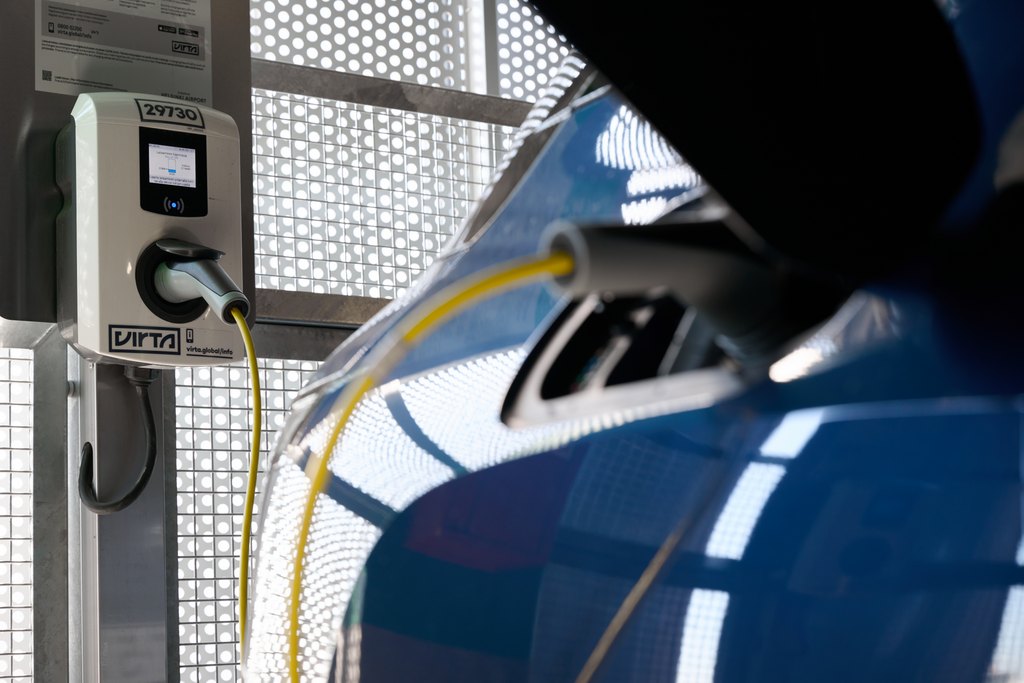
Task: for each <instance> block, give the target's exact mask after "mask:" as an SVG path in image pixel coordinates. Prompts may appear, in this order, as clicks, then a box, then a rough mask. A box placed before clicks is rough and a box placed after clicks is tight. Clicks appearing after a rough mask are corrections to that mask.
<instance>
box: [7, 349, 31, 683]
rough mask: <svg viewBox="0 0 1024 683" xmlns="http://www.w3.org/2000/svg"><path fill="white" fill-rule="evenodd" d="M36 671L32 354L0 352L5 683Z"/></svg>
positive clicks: (23, 681) (22, 679)
mask: <svg viewBox="0 0 1024 683" xmlns="http://www.w3.org/2000/svg"><path fill="white" fill-rule="evenodd" d="M32 669H33V667H32V352H31V351H29V350H26V349H0V681H2V682H3V683H8V682H11V683H13V682H15V681H17V682H18V683H28V682H29V681H31V680H32Z"/></svg>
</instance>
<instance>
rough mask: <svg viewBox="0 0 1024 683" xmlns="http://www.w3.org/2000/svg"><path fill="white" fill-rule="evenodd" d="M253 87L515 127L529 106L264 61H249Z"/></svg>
mask: <svg viewBox="0 0 1024 683" xmlns="http://www.w3.org/2000/svg"><path fill="white" fill-rule="evenodd" d="M488 61H489V62H490V61H491V60H488ZM252 87H254V88H263V89H265V90H276V91H278V92H286V93H292V94H295V95H306V96H308V97H325V98H329V99H332V100H338V101H340V102H351V103H353V104H366V105H371V106H375V107H385V108H389V109H400V110H402V111H411V112H417V113H420V114H434V115H437V116H450V117H452V118H457V119H465V120H468V121H481V122H483V123H493V124H497V125H500V126H515V127H518V126H519V125H521V124H522V122H523V120H524V119H525V118H526V115H527V114H528V113H529V112H530V109H531V104H530V103H529V102H521V101H519V100H511V99H506V98H503V97H494V96H492V95H478V94H476V93H468V92H462V91H460V90H449V89H447V88H439V87H434V86H426V85H417V84H415V83H405V82H403V81H392V80H389V79H385V78H373V77H372V76H361V75H357V74H348V73H343V72H341V71H328V70H325V69H316V68H313V67H308V66H298V65H295V64H283V63H281V62H272V61H269V60H265V59H254V60H252Z"/></svg>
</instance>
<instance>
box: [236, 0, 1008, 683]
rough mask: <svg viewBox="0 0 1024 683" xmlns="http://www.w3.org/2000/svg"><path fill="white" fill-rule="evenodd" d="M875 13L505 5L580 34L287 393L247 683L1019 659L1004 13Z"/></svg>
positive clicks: (955, 3) (733, 677)
mask: <svg viewBox="0 0 1024 683" xmlns="http://www.w3.org/2000/svg"><path fill="white" fill-rule="evenodd" d="M890 5H892V6H891V7H890V6H888V5H885V6H867V5H863V4H860V5H853V4H849V3H812V2H809V1H801V2H796V3H790V4H787V5H786V6H784V7H783V6H779V5H777V4H772V3H753V2H749V1H744V0H729V1H727V2H710V0H705V1H701V2H697V1H688V2H685V3H681V6H680V7H678V8H676V9H674V10H672V11H671V12H669V16H665V10H660V9H656V8H655V7H654V6H653V5H651V6H650V7H645V5H644V3H643V2H640V3H630V5H629V6H628V7H623V6H620V5H616V6H615V7H604V6H594V5H593V3H583V2H581V1H579V0H568V1H563V2H554V1H553V0H543V1H539V0H538V1H537V2H535V6H536V7H537V9H538V11H540V12H541V13H542V14H544V15H545V16H546V17H548V19H549V20H550V21H551V22H552V23H553V24H554V25H555V27H556V28H558V29H559V30H560V31H562V32H563V33H564V35H565V36H566V37H567V38H568V39H569V40H570V41H571V42H572V44H573V45H574V46H575V47H576V48H577V49H578V50H579V53H578V54H574V55H572V56H571V57H570V58H569V59H567V60H566V62H565V63H564V64H563V66H562V69H561V71H560V72H559V74H558V76H557V77H556V78H555V79H554V80H553V81H552V86H551V87H550V89H549V91H548V92H547V93H546V95H545V96H544V97H542V98H541V99H540V100H539V101H538V103H537V105H536V107H535V108H534V110H533V113H532V114H531V116H530V117H529V118H528V120H527V123H526V124H525V125H524V126H523V128H522V130H521V132H520V134H519V135H518V137H517V138H516V141H515V143H514V149H513V150H512V152H511V153H510V154H509V155H508V156H507V158H506V160H505V161H504V162H503V164H502V165H501V167H500V168H499V169H498V171H497V173H496V175H495V177H494V180H493V182H492V183H491V185H490V188H489V190H488V191H487V193H486V194H485V196H484V197H483V198H482V199H481V200H480V201H479V203H478V205H477V206H476V209H475V211H474V212H473V213H472V215H471V216H470V217H469V218H468V219H467V221H466V223H465V224H464V226H463V228H462V231H461V233H460V234H459V235H458V237H457V239H455V240H453V241H452V243H451V244H449V245H448V247H447V249H446V250H445V251H444V253H443V254H442V255H441V256H440V258H438V260H437V261H436V262H435V263H434V264H433V266H432V267H431V269H430V270H429V271H428V272H427V273H426V274H425V275H424V276H423V277H422V278H421V279H420V280H419V281H417V282H416V283H415V284H414V286H413V287H412V288H411V289H410V290H409V291H407V292H406V293H405V294H404V295H403V296H401V297H399V298H398V299H396V300H395V301H394V302H392V303H391V304H390V305H389V306H388V307H387V308H385V309H384V310H383V311H382V312H381V313H380V314H378V315H377V316H376V317H375V318H374V319H372V320H371V321H370V322H369V323H367V324H366V325H365V326H364V327H362V328H361V329H360V330H359V331H358V332H357V333H356V334H354V335H353V336H352V337H351V338H349V339H348V340H347V341H346V342H345V343H344V344H343V345H342V346H341V347H339V348H338V349H337V350H336V351H335V352H334V353H333V354H332V355H331V357H330V358H329V359H328V360H327V362H326V363H325V364H324V365H323V367H322V368H321V370H320V372H319V374H318V375H317V377H316V379H315V380H314V381H313V382H312V383H311V384H310V385H309V386H307V387H305V389H304V390H303V391H302V392H301V393H300V395H299V397H298V398H297V399H296V400H295V402H294V404H293V408H292V412H291V415H290V418H289V421H288V424H287V425H286V427H285V429H284V431H283V432H282V433H281V436H280V438H279V442H278V446H277V447H276V450H275V452H274V455H273V458H272V461H271V463H270V464H269V466H268V468H267V475H266V478H265V480H264V483H263V498H262V502H261V506H260V515H261V516H260V536H259V539H258V541H259V542H258V554H257V555H256V557H255V561H254V579H253V587H252V592H251V601H250V606H249V619H248V622H247V624H246V627H247V633H246V640H245V642H244V643H243V647H244V651H243V659H244V661H243V669H244V671H245V674H246V677H247V680H279V679H286V680H287V679H289V678H290V679H291V680H296V679H298V678H300V677H301V680H304V681H325V682H326V681H350V682H354V681H373V682H385V681H386V682H391V681H396V682H397V681H412V680H415V681H474V682H490V681H495V682H496V681H538V682H539V681H552V682H553V681H571V680H575V681H579V682H580V683H583V682H586V681H644V682H660V681H666V682H670V681H696V682H703V681H707V682H708V683H710V682H712V681H717V682H719V683H722V682H734V681H735V682H740V681H743V682H747V681H808V682H812V681H813V682H814V683H819V682H821V681H830V682H838V681H901V682H906V681H979V682H981V681H993V682H994V681H1006V682H1010V681H1021V680H1024V542H1022V538H1024V537H1022V534H1024V529H1022V518H1024V497H1022V494H1024V491H1022V488H1021V474H1022V467H1024V450H1022V443H1024V429H1022V426H1024V414H1022V409H1024V402H1022V392H1024V360H1022V352H1021V349H1022V348H1024V341H1022V335H1021V333H1022V332H1024V324H1022V322H1021V320H1022V318H1024V308H1022V306H1021V303H1020V302H1021V300H1022V298H1021V295H1022V294H1024V275H1022V274H1024V269H1022V268H1021V266H1020V264H1019V261H1020V257H1019V253H1020V251H1019V249H1018V248H1017V247H1018V245H1019V244H1020V243H1021V240H1020V238H1019V234H1021V232H1022V231H1024V40H1021V39H1020V33H1021V30H1022V29H1024V3H1020V2H1015V1H1011V0H945V1H944V2H934V1H933V0H921V1H916V0H907V1H905V2H900V3H890ZM645 10H647V11H645ZM509 264H512V265H509ZM516 269H518V270H516ZM523 269H526V270H523ZM527 271H528V273H527ZM509 273H513V274H512V275H510V274H509ZM524 273H527V274H525V275H524Z"/></svg>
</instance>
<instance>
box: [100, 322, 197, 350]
mask: <svg viewBox="0 0 1024 683" xmlns="http://www.w3.org/2000/svg"><path fill="white" fill-rule="evenodd" d="M107 341H108V343H109V345H110V350H111V352H117V353H159V354H165V355H172V356H179V355H181V330H179V329H178V328H177V327H140V326H138V325H111V326H110V327H109V328H108V330H107Z"/></svg>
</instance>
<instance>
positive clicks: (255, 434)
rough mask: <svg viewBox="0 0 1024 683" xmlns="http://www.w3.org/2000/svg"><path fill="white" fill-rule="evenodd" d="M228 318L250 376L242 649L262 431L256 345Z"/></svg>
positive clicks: (235, 313) (237, 315)
mask: <svg viewBox="0 0 1024 683" xmlns="http://www.w3.org/2000/svg"><path fill="white" fill-rule="evenodd" d="M231 316H232V317H233V318H234V319H235V324H236V325H238V330H239V332H241V333H242V340H243V341H244V342H245V355H246V357H247V358H248V359H249V374H250V376H251V377H252V405H253V410H252V412H253V420H252V453H251V454H250V455H249V481H248V484H247V485H246V489H245V513H244V514H243V516H242V552H241V558H240V562H239V565H238V567H239V571H238V646H239V650H240V651H241V650H242V649H243V648H245V621H246V617H247V612H248V605H249V536H250V535H251V533H252V509H253V506H254V504H255V501H256V476H257V472H258V471H259V464H260V434H261V433H262V430H263V424H262V421H263V418H262V416H263V407H262V405H261V403H260V373H259V369H258V367H257V364H256V346H255V345H254V344H253V343H252V335H251V334H250V333H249V326H248V325H246V323H245V316H244V315H242V313H241V311H239V310H238V308H237V307H235V308H232V309H231Z"/></svg>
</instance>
